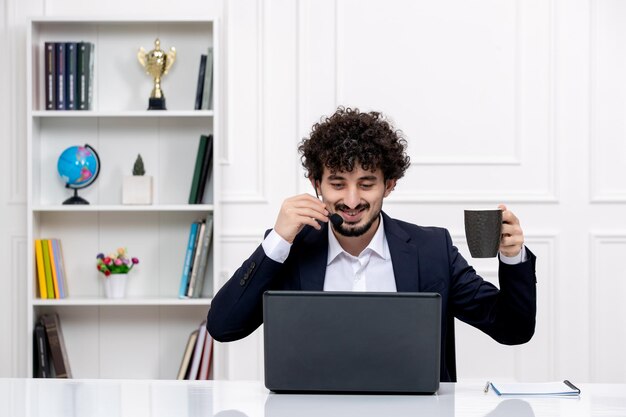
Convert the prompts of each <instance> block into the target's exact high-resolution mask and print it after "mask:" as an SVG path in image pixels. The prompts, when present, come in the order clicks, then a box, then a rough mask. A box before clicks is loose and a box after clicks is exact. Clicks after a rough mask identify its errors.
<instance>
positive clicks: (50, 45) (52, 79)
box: [44, 42, 56, 110]
mask: <svg viewBox="0 0 626 417" xmlns="http://www.w3.org/2000/svg"><path fill="white" fill-rule="evenodd" d="M44 65H45V68H44V76H45V81H44V84H45V88H46V92H45V97H46V100H45V101H46V110H54V109H55V108H56V46H55V44H54V42H46V43H45V44H44Z"/></svg>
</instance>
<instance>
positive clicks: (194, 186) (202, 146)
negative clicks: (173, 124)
mask: <svg viewBox="0 0 626 417" xmlns="http://www.w3.org/2000/svg"><path fill="white" fill-rule="evenodd" d="M207 142H208V137H207V136H206V135H201V136H200V143H199V144H198V154H197V155H196V166H195V168H194V169H193V180H192V181H191V191H190V192H189V204H195V203H196V198H197V197H198V185H199V183H200V175H201V174H202V162H203V161H204V154H205V152H206V145H207Z"/></svg>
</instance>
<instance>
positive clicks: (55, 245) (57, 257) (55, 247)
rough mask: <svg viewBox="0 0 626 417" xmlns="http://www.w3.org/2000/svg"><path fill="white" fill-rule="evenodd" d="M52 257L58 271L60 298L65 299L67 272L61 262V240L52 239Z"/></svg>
mask: <svg viewBox="0 0 626 417" xmlns="http://www.w3.org/2000/svg"><path fill="white" fill-rule="evenodd" d="M52 255H53V256H54V266H55V268H56V271H57V281H59V282H58V288H59V298H65V271H64V269H63V266H62V264H61V262H63V258H61V249H60V247H59V239H52Z"/></svg>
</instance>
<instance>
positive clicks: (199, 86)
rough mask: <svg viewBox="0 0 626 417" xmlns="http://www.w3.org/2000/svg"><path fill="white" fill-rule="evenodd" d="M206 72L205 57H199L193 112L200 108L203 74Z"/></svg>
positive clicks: (203, 55)
mask: <svg viewBox="0 0 626 417" xmlns="http://www.w3.org/2000/svg"><path fill="white" fill-rule="evenodd" d="M205 72H206V55H205V54H202V55H200V68H198V84H197V86H196V102H195V105H194V109H195V110H200V109H201V108H202V91H203V89H204V74H205Z"/></svg>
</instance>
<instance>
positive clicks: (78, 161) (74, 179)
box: [57, 144, 100, 204]
mask: <svg viewBox="0 0 626 417" xmlns="http://www.w3.org/2000/svg"><path fill="white" fill-rule="evenodd" d="M57 171H59V175H60V176H61V178H62V179H63V182H65V187H66V188H70V189H73V190H74V196H73V197H70V198H68V199H67V200H65V201H64V202H63V204H89V202H88V201H87V200H85V199H84V198H82V197H79V196H78V190H79V189H81V188H85V187H89V186H90V185H91V184H93V182H94V181H95V180H96V178H98V174H99V173H100V157H99V156H98V153H97V152H96V150H95V149H94V148H92V147H91V146H89V145H87V144H85V146H70V147H69V148H67V149H66V150H64V151H63V152H62V153H61V155H60V156H59V160H58V162H57Z"/></svg>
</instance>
